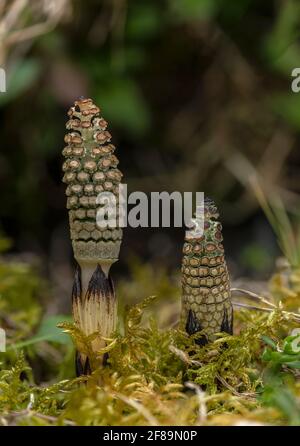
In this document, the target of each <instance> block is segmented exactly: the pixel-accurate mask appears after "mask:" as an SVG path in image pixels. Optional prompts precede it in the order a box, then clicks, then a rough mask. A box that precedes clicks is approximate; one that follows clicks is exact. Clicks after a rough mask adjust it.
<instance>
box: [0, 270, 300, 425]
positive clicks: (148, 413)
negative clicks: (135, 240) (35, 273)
mask: <svg viewBox="0 0 300 446" xmlns="http://www.w3.org/2000/svg"><path fill="white" fill-rule="evenodd" d="M5 268H6V269H8V268H12V269H10V274H11V275H12V277H15V276H17V277H19V276H18V274H19V272H17V274H16V275H15V269H14V267H12V266H8V265H7V264H6V266H5ZM23 268H25V265H24V266H23ZM27 268H28V269H27V270H26V271H27V275H28V276H27V275H26V274H25V275H24V277H23V280H24V281H25V282H24V283H27V286H28V289H27V294H28V296H29V297H28V306H27V307H26V306H24V307H23V301H22V300H17V299H16V300H15V302H14V306H13V307H10V308H9V313H8V307H6V310H5V312H4V310H3V312H4V314H5V317H8V314H9V315H10V317H12V318H14V317H15V315H19V314H22V312H24V314H26V313H27V312H28V315H30V314H31V315H32V314H35V317H33V316H32V318H30V317H29V318H28V321H29V322H28V321H27V322H25V318H24V319H23V321H24V324H25V325H26V324H27V325H26V327H24V332H23V333H24V334H23V337H22V339H23V340H24V343H23V348H22V350H23V352H21V351H20V349H18V348H17V347H18V343H16V342H17V341H19V340H20V338H21V332H22V330H21V328H20V326H18V325H17V326H16V327H15V328H11V329H10V332H9V336H8V348H9V350H8V353H1V361H2V366H1V367H2V368H1V372H0V373H1V374H0V413H1V418H0V423H1V424H4V425H5V424H18V425H24V424H25V425H40V424H43V425H44V424H47V425H58V424H61V425H70V424H75V425H111V426H114V425H196V424H203V425H236V424H249V423H259V424H265V423H267V424H300V420H299V416H298V415H297V414H299V407H298V406H299V405H298V402H297V398H298V396H299V393H300V389H299V384H298V373H299V369H298V368H297V361H296V360H297V357H296V356H295V357H293V359H294V361H293V362H294V367H289V364H288V363H285V362H284V359H285V358H286V356H284V357H283V356H281V354H282V355H286V351H285V349H286V348H287V347H286V346H287V345H289V344H288V343H289V342H291V339H293V338H290V337H288V338H287V339H286V337H287V336H288V335H289V334H290V333H291V331H292V329H293V328H294V327H295V322H294V319H293V317H292V316H291V315H289V314H288V313H285V312H284V311H283V310H284V307H283V308H276V309H275V310H274V311H272V312H271V313H265V312H260V311H253V310H244V309H243V310H239V311H236V312H235V321H236V322H235V334H234V335H232V336H231V335H228V334H225V333H223V334H220V335H219V336H218V338H217V339H216V340H215V341H214V342H213V343H211V344H208V345H206V346H204V347H199V346H198V345H197V344H196V343H195V339H194V338H195V337H196V336H197V335H199V334H197V335H195V336H194V338H193V337H189V336H187V335H186V333H185V331H184V330H183V329H182V328H181V327H180V326H178V325H176V324H174V321H175V319H176V315H178V306H177V302H178V299H179V296H178V295H177V296H175V297H173V290H174V283H176V281H177V278H176V277H175V278H173V279H172V281H170V280H168V279H167V275H166V274H164V273H163V272H161V276H160V280H159V284H158V288H159V289H160V288H163V290H164V292H163V293H162V292H160V293H159V297H158V298H154V297H150V298H146V299H144V300H143V301H142V302H141V303H132V304H131V306H130V307H129V308H127V309H126V310H124V311H121V319H122V323H121V324H120V327H119V329H118V331H117V332H116V333H114V334H113V336H112V337H111V339H108V340H107V346H106V347H105V349H103V350H100V351H98V352H96V353H95V352H92V350H91V342H92V340H93V335H90V336H88V337H86V336H84V335H83V334H82V333H81V332H80V331H79V330H78V328H76V327H75V326H74V325H73V324H70V323H68V322H65V323H64V322H62V323H61V324H60V327H61V328H62V330H61V331H63V330H64V331H66V332H68V333H69V334H70V335H71V338H72V339H73V341H74V343H75V344H76V347H77V348H81V349H86V350H85V351H86V353H88V354H89V355H91V357H92V358H93V355H94V356H95V357H94V359H95V360H97V355H103V354H104V353H108V364H107V366H106V367H104V368H102V369H101V370H97V371H96V372H94V373H93V374H92V375H91V376H89V377H82V378H80V379H70V376H71V375H70V370H71V369H70V368H68V367H65V369H64V372H62V371H61V368H62V367H59V368H58V367H54V366H53V356H52V354H50V353H49V354H46V355H45V356H44V357H43V361H44V362H45V364H47V365H48V368H49V370H50V372H49V371H48V375H47V380H46V382H45V379H43V384H42V385H41V384H40V385H38V384H36V382H37V380H39V378H40V377H39V374H38V372H37V370H38V367H37V364H40V361H41V357H40V356H39V355H40V342H36V343H30V341H32V339H33V338H34V336H35V324H37V322H38V319H39V315H40V314H41V309H40V305H38V304H37V303H36V302H37V301H36V297H35V296H36V294H37V293H38V290H39V287H38V285H37V283H38V279H37V278H35V279H33V278H32V272H30V268H29V267H27ZM23 270H24V269H23ZM17 271H18V270H17ZM132 275H133V278H132V282H131V283H130V287H128V289H129V290H131V291H130V293H131V295H132V300H133V301H134V300H136V301H137V300H138V298H139V295H137V296H136V299H135V298H134V296H135V293H134V290H133V283H135V284H136V290H138V291H137V294H138V293H140V292H141V291H143V292H144V293H151V292H153V291H154V290H153V285H152V281H151V280H149V281H147V280H145V278H146V279H147V278H149V277H153V276H155V273H154V272H153V271H150V267H149V265H147V266H146V267H144V266H143V265H138V263H137V262H136V263H135V266H134V272H133V273H132ZM25 277H27V279H28V282H26V280H25ZM143 281H144V288H143V286H142V284H143ZM10 283H11V285H10V286H9V285H7V294H6V295H9V293H13V292H15V291H13V290H14V289H15V288H14V287H15V286H16V285H15V283H14V280H13V278H12V279H11V281H10ZM33 283H34V284H35V285H34V286H33V285H32V284H33ZM30 284H31V285H30ZM125 288H126V286H125V283H123V284H122V286H121V288H120V289H125ZM29 290H31V291H29ZM18 292H21V290H18ZM119 293H120V291H119ZM164 296H170V298H169V299H165V298H164ZM120 297H121V298H122V293H121V294H120ZM129 297H130V296H129ZM128 300H130V299H129V298H128ZM5 302H6V299H5ZM7 305H9V304H7ZM2 308H4V306H3V307H2ZM162 311H163V312H165V313H168V315H169V320H170V321H172V323H171V324H170V325H169V327H167V328H166V327H164V328H162V327H161V325H160V324H159V323H158V317H157V315H158V314H160V313H161V312H162ZM3 320H4V319H2V321H3ZM62 320H63V316H62ZM26 342H28V344H26ZM41 342H43V350H45V351H47V348H45V347H46V346H47V347H48V348H49V351H50V352H51V351H52V350H55V352H56V354H57V355H65V354H66V352H68V354H69V356H71V355H73V348H72V347H71V346H70V344H63V343H58V338H57V334H56V337H55V336H54V337H53V336H52V338H51V337H50V338H49V339H48V340H43V341H41ZM51 349H52V350H51ZM266 349H267V350H266ZM289 349H290V347H289ZM272 352H274V353H276V354H275V355H274V354H273V353H272ZM52 353H53V352H52ZM288 354H289V355H292V354H293V352H291V351H290V350H289V353H288ZM270 355H271V356H270ZM278 355H279V356H278ZM274 358H276V361H277V362H276V361H275V359H274ZM278 358H279V359H278ZM280 358H281V359H280ZM282 358H283V359H282ZM274 361H275V363H274ZM291 362H292V361H291ZM59 371H60V375H59V373H58V372H59ZM59 376H60V377H61V378H63V379H61V380H60V381H58V377H59Z"/></svg>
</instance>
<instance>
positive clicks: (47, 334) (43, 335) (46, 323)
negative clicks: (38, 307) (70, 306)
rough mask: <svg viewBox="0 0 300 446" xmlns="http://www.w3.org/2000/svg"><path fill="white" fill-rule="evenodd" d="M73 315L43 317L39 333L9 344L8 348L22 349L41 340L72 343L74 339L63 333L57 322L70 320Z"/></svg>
mask: <svg viewBox="0 0 300 446" xmlns="http://www.w3.org/2000/svg"><path fill="white" fill-rule="evenodd" d="M71 320H72V318H71V316H65V315H57V316H49V317H47V318H45V319H43V321H42V323H41V325H40V327H39V329H38V331H37V333H36V334H35V336H33V337H32V338H30V339H27V340H25V341H22V342H18V343H16V344H12V345H10V346H8V348H7V350H11V349H20V348H24V347H27V346H29V345H33V344H37V343H39V342H56V343H58V344H71V343H72V341H71V339H70V337H69V336H68V335H67V334H65V333H63V332H62V331H61V330H60V329H59V328H57V324H59V323H60V322H62V321H70V322H71Z"/></svg>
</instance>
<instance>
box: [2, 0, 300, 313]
mask: <svg viewBox="0 0 300 446" xmlns="http://www.w3.org/2000/svg"><path fill="white" fill-rule="evenodd" d="M299 32H300V2H299V1H295V0H285V1H280V0H277V1H275V0H274V1H273V0H268V1H264V2H262V1H261V0H239V1H234V0H160V1H158V0H157V1H155V0H127V1H126V0H106V1H104V0H103V1H101V0H51V1H50V0H47V1H42V0H39V1H35V0H31V1H26V0H24V1H23V0H22V1H20V0H7V1H5V0H2V1H1V4H0V67H2V68H5V69H6V72H7V92H6V93H1V94H0V120H1V128H0V134H1V153H0V182H1V208H0V209H1V212H0V216H1V231H2V233H3V234H5V236H7V237H8V238H9V239H11V241H12V242H11V247H10V251H9V256H11V257H18V258H21V259H25V260H26V261H29V262H30V263H33V264H37V265H38V267H39V268H40V269H41V271H42V273H43V274H44V276H45V277H46V278H47V279H48V280H49V283H51V286H52V287H53V289H52V291H51V293H52V295H53V296H54V297H53V299H54V301H55V302H56V303H57V302H61V305H62V309H64V305H65V303H66V302H69V295H70V289H71V283H72V276H73V265H72V251H71V243H70V239H69V232H68V216H67V211H66V208H65V203H66V199H65V193H64V185H63V184H62V182H61V177H62V173H61V165H62V156H61V151H62V149H63V146H64V142H63V138H64V133H65V122H66V118H67V117H66V113H67V110H68V108H69V107H70V105H71V104H72V102H73V101H74V100H76V99H77V98H78V97H80V96H87V97H91V98H93V99H94V101H95V102H96V103H97V105H99V106H100V107H101V109H102V113H103V116H104V117H105V119H106V120H108V121H109V123H110V131H111V133H112V135H113V142H114V144H115V145H116V147H117V155H118V157H119V159H120V168H121V170H122V171H123V172H124V178H123V182H126V183H128V187H129V192H130V191H133V190H140V191H144V192H147V193H148V192H150V191H163V190H167V191H170V192H171V191H174V190H179V191H194V192H195V191H197V190H198V191H204V192H205V193H206V194H207V195H209V196H211V197H212V198H214V199H215V201H216V203H217V204H218V206H219V208H220V211H221V216H222V222H223V226H224V237H225V248H226V252H227V258H228V260H229V266H230V270H231V273H232V275H233V277H240V276H243V275H248V276H250V277H251V276H252V277H254V278H255V279H256V280H260V279H265V278H266V277H268V275H269V273H270V271H271V270H272V269H273V268H274V262H275V260H274V259H275V258H276V256H277V255H278V251H277V246H276V241H275V238H274V235H273V234H272V231H271V229H270V227H269V224H268V222H267V220H266V219H265V217H264V215H263V213H262V211H261V210H260V209H259V206H258V203H257V201H256V199H255V196H254V194H253V193H252V191H251V188H250V187H249V181H248V179H249V175H250V174H251V172H252V171H255V172H257V173H258V174H259V175H261V176H262V178H263V179H264V183H265V185H266V187H268V188H270V189H272V190H273V191H274V190H275V191H277V190H278V192H279V193H280V195H281V196H282V198H283V200H284V203H285V205H286V207H287V208H288V209H289V210H291V211H292V212H294V213H296V214H297V212H298V207H299V196H298V194H299V189H300V182H299V169H300V154H299V149H298V144H299V132H300V93H299V94H298V95H297V94H295V93H292V91H291V81H292V78H291V72H292V69H293V68H295V67H300V39H299V37H300V33H299ZM183 235H184V231H183V229H178V228H171V229H147V230H146V229H142V228H141V229H130V228H128V230H126V231H125V234H124V242H123V245H122V250H121V258H120V262H118V264H117V265H116V266H115V267H114V271H113V275H118V274H119V275H126V274H128V265H129V263H130V259H131V257H132V256H138V257H141V258H142V259H143V260H144V261H145V262H148V261H149V262H150V261H151V262H152V263H153V264H155V265H158V266H159V265H164V266H165V267H167V268H169V269H170V270H172V269H173V270H174V269H176V268H179V265H180V259H181V249H182V243H183Z"/></svg>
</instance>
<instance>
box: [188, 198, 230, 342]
mask: <svg viewBox="0 0 300 446" xmlns="http://www.w3.org/2000/svg"><path fill="white" fill-rule="evenodd" d="M218 218H219V213H218V210H217V208H216V206H215V204H214V203H213V201H212V200H210V199H205V201H204V233H203V235H202V236H201V237H199V238H193V239H190V238H189V239H185V243H184V247H183V260H182V276H181V277H182V314H181V319H182V323H183V325H184V327H185V330H186V332H187V333H188V334H189V335H193V334H196V333H198V332H200V331H201V332H202V336H200V337H199V338H197V339H196V343H197V344H199V345H205V344H206V343H207V342H212V341H213V340H214V339H215V334H216V333H220V332H227V333H230V334H232V322H233V311H232V304H231V295H230V281H229V274H228V270H227V265H226V261H225V257H224V247H223V244H222V241H223V236H222V225H221V223H220V222H219V221H218Z"/></svg>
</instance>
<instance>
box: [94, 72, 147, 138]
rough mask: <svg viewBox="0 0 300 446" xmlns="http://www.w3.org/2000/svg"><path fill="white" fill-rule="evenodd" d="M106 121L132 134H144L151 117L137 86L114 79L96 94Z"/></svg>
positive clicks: (129, 81) (96, 100)
mask: <svg viewBox="0 0 300 446" xmlns="http://www.w3.org/2000/svg"><path fill="white" fill-rule="evenodd" d="M95 102H96V103H99V104H101V109H102V110H103V114H104V115H105V116H106V119H108V120H110V121H112V122H114V124H115V125H119V126H121V127H123V128H126V129H127V130H128V131H129V132H130V133H132V134H138V135H141V134H143V133H144V132H145V131H146V130H147V128H148V126H149V121H150V115H149V111H148V108H147V106H146V103H145V101H144V98H143V96H142V93H141V91H140V89H139V88H138V86H137V84H136V83H135V82H133V81H131V80H129V79H113V80H112V81H111V82H110V83H106V84H105V85H104V86H102V87H101V88H100V89H99V90H97V91H96V92H95Z"/></svg>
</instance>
